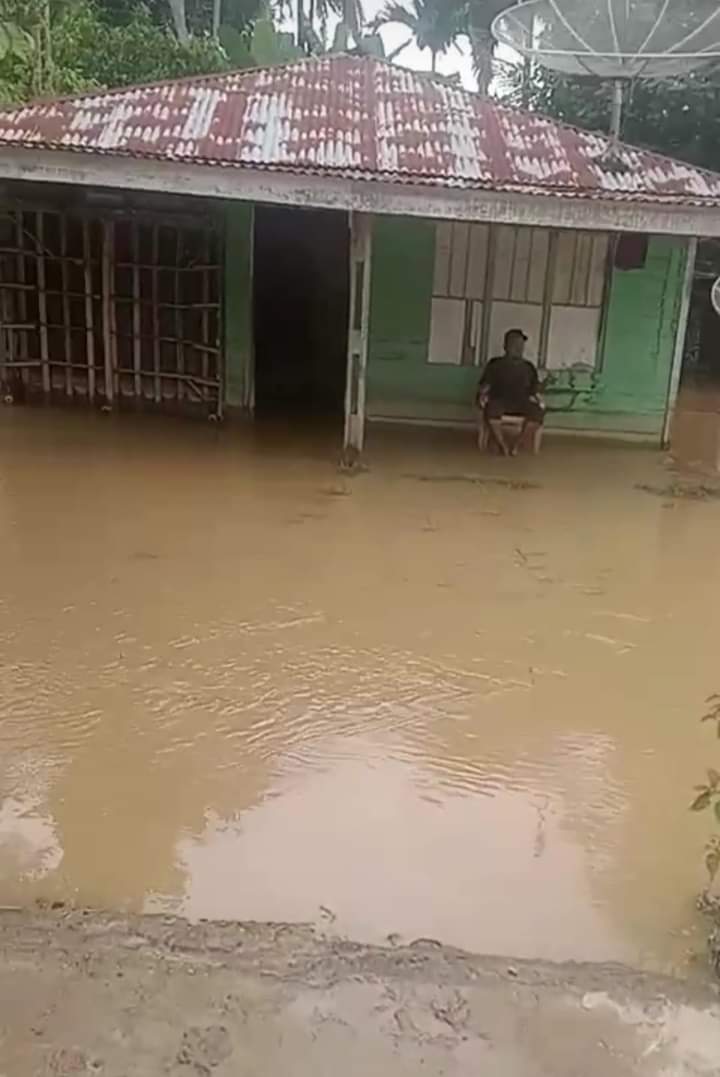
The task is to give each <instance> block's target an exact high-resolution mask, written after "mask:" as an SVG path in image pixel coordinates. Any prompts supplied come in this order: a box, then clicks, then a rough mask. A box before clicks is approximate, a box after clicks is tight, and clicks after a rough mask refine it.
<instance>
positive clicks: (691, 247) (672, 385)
mask: <svg viewBox="0 0 720 1077" xmlns="http://www.w3.org/2000/svg"><path fill="white" fill-rule="evenodd" d="M697 246H698V241H697V239H695V238H693V239H690V240H688V245H687V255H686V262H685V273H684V276H683V284H682V292H681V294H680V304H679V307H678V315H677V325H676V328H675V351H674V353H673V360H672V366H671V367H670V381H669V384H668V395H667V404H666V407H665V421H664V423H663V430H662V443H661V444H662V448H663V449H667V448H668V446H669V445H670V431H671V429H672V421H673V416H674V415H675V406H676V404H677V397H678V390H679V388H680V375H681V374H682V363H683V355H684V353H685V337H686V336H687V326H688V316H689V314H690V299H691V297H692V286H693V277H694V275H695V258H696V256H697Z"/></svg>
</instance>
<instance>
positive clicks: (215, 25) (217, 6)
mask: <svg viewBox="0 0 720 1077" xmlns="http://www.w3.org/2000/svg"><path fill="white" fill-rule="evenodd" d="M221 17H222V0H213V8H212V36H213V40H214V41H217V39H218V34H219V33H220V19H221Z"/></svg>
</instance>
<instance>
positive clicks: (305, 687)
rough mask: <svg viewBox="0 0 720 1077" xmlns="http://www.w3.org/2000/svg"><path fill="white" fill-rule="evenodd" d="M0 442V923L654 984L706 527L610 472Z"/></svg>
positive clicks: (181, 430)
mask: <svg viewBox="0 0 720 1077" xmlns="http://www.w3.org/2000/svg"><path fill="white" fill-rule="evenodd" d="M0 420H1V422H0V549H1V550H2V558H1V560H0V571H1V573H2V586H1V588H0V599H1V603H0V644H1V647H2V656H3V684H2V695H1V700H2V702H1V711H0V715H1V721H0V904H7V903H21V904H22V903H25V902H30V901H32V900H35V899H37V898H44V899H50V900H64V901H69V900H75V901H78V902H86V903H90V904H93V905H100V906H104V907H111V908H117V907H123V908H132V909H142V908H145V909H163V910H173V911H178V910H179V911H181V912H183V913H185V914H187V915H189V916H191V917H239V918H250V919H262V920H265V919H280V920H290V921H311V922H315V923H317V924H318V925H319V926H321V927H323V928H324V929H326V930H328V931H336V932H340V933H343V934H347V935H350V936H354V937H358V938H362V939H368V940H381V939H384V938H385V937H386V936H387V935H388V934H391V933H397V934H398V935H400V936H401V937H402V938H403V939H406V940H410V939H413V938H416V937H419V936H424V937H428V936H429V937H434V938H438V939H442V940H443V941H445V942H449V943H453V944H457V945H460V946H464V947H468V948H471V949H473V950H478V951H486V952H495V953H508V954H517V955H522V956H541V957H550V958H555V959H564V958H578V959H622V960H627V961H631V962H639V963H641V964H645V965H648V966H651V967H659V968H686V967H687V966H688V961H689V954H691V953H692V951H693V950H699V949H700V948H701V947H702V944H703V938H702V930H701V925H698V923H697V921H696V918H695V915H694V912H693V898H694V894H695V892H696V891H697V889H698V888H699V887H700V886H701V885H702V882H703V876H702V870H701V867H700V864H701V853H702V847H703V843H704V839H705V837H706V834H707V831H708V828H709V826H710V821H709V819H706V818H703V817H698V816H694V815H690V814H689V813H688V812H687V810H686V805H687V802H688V799H689V790H690V789H691V787H692V785H693V784H694V783H695V782H697V781H698V780H699V778H701V777H702V774H703V768H704V766H705V765H707V764H708V763H709V762H711V756H712V752H713V750H714V749H715V744H714V742H713V739H712V736H711V732H710V731H709V730H708V728H707V726H705V727H701V726H700V724H699V723H698V721H697V719H698V717H699V715H700V713H701V709H702V704H703V699H704V697H705V696H707V695H708V694H709V693H710V692H712V691H716V690H720V685H719V683H718V678H719V676H720V674H718V668H717V653H718V643H717V641H718V639H719V638H720V604H718V603H717V601H716V600H715V596H716V595H717V594H718V593H719V588H720V553H719V549H720V547H719V546H718V535H720V501H713V500H711V499H710V500H705V501H693V500H685V499H683V498H680V499H677V498H672V497H667V496H658V495H656V494H653V493H648V492H646V491H641V490H638V489H636V488H635V484H636V483H643V484H645V485H649V486H654V487H656V488H658V489H662V487H663V486H664V485H666V484H668V482H671V481H674V478H675V477H674V476H673V475H672V474H671V473H670V472H669V471H668V470H667V468H666V467H664V466H663V463H662V461H661V460H660V459H659V458H658V456H657V455H655V454H652V453H647V452H641V451H637V450H634V451H633V450H617V449H615V450H612V449H603V448H601V447H599V446H591V447H588V446H586V447H580V446H576V445H571V444H570V443H560V444H558V445H552V444H549V445H548V448H547V451H546V452H545V453H544V455H543V456H542V457H541V458H540V459H539V460H537V461H522V460H518V461H513V462H505V461H500V460H491V459H487V458H479V457H477V456H476V455H475V454H474V453H473V452H472V450H471V448H470V446H469V445H466V444H465V443H464V442H463V441H462V440H459V439H458V438H457V436H452V437H449V436H440V435H436V436H434V437H431V436H429V435H427V434H426V435H423V436H422V437H419V436H418V435H416V434H411V433H409V432H402V433H400V434H397V435H393V436H390V435H386V436H383V437H380V435H378V434H375V435H374V437H373V440H372V443H371V446H370V464H371V469H370V470H369V471H368V472H367V473H364V474H360V475H358V476H356V477H348V476H343V475H339V474H338V473H337V472H336V470H335V468H334V464H333V460H332V454H331V453H330V452H329V451H328V447H327V444H326V443H325V442H324V441H322V440H321V439H318V440H316V441H313V442H310V441H303V440H302V439H295V440H293V439H290V438H288V437H283V436H281V435H279V434H277V433H276V432H263V431H259V432H257V433H253V432H246V433H244V434H242V435H241V434H234V433H232V432H230V431H215V430H211V429H208V428H205V427H201V426H193V425H186V424H174V423H172V422H163V421H148V422H139V421H134V420H131V419H127V420H124V421H120V422H118V423H114V422H112V421H104V420H103V419H101V418H98V419H94V418H92V417H89V416H85V415H58V414H50V413H42V412H39V411H24V410H20V409H18V410H14V411H6V412H3V413H2V415H0ZM508 476H511V477H512V479H513V480H516V479H520V480H522V481H521V482H520V483H516V484H514V485H508V484H507V482H506V480H507V477H508ZM470 479H473V480H479V479H485V480H489V481H469V480H470ZM495 480H499V481H495ZM715 754H716V755H717V751H716V752H715ZM715 762H717V760H715Z"/></svg>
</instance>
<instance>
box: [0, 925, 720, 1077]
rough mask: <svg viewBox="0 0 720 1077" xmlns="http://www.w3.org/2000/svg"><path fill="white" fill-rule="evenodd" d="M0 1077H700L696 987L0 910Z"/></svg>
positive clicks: (704, 1010)
mask: <svg viewBox="0 0 720 1077" xmlns="http://www.w3.org/2000/svg"><path fill="white" fill-rule="evenodd" d="M0 948H1V950H2V962H1V964H0V1007H1V1009H0V1073H1V1074H3V1077H30V1075H33V1077H34V1075H50V1074H52V1075H60V1074H63V1075H69V1074H77V1073H98V1074H102V1075H103V1077H141V1075H143V1077H144V1075H148V1077H150V1075H152V1077H157V1075H159V1074H172V1075H176V1077H194V1075H207V1074H215V1075H217V1077H230V1075H231V1074H232V1075H233V1077H251V1075H252V1077H270V1075H272V1077H278V1075H280V1074H292V1075H293V1077H305V1075H308V1077H309V1075H312V1077H320V1075H325V1074H327V1075H331V1074H332V1075H335V1074H339V1073H342V1074H343V1077H353V1075H355V1074H358V1075H359V1074H369V1073H372V1074H373V1075H375V1077H384V1075H386V1074H387V1075H389V1074H392V1075H393V1077H396V1075H397V1077H399V1075H405V1074H407V1075H410V1074H413V1075H414V1077H415V1075H418V1074H423V1075H427V1077H434V1075H438V1077H439V1075H440V1074H443V1075H465V1074H468V1075H470V1074H472V1075H473V1077H475V1075H480V1074H482V1077H542V1075H546V1074H548V1075H549V1074H552V1075H553V1077H579V1075H581V1074H582V1077H595V1075H597V1077H610V1075H612V1077H625V1075H627V1077H630V1075H633V1077H661V1075H662V1077H686V1075H687V1077H690V1075H693V1077H700V1075H703V1077H704V1075H706V1074H707V1075H709V1074H717V1072H718V1061H719V1060H720V1006H719V1005H718V996H717V992H716V991H715V990H713V989H712V988H711V987H702V986H697V985H695V986H693V987H690V986H688V985H684V984H683V983H682V982H681V981H678V980H673V979H668V978H664V977H659V976H655V975H650V974H640V973H635V972H631V971H629V970H627V969H624V968H623V967H622V966H619V965H594V966H593V965H582V964H565V965H553V964H550V963H541V962H524V961H508V960H506V959H501V958H481V957H473V956H471V955H469V954H466V953H464V952H462V951H460V950H454V949H450V948H447V947H442V946H440V944H438V943H434V942H433V941H432V940H416V941H415V942H413V943H412V944H411V945H409V946H405V947H396V948H393V947H387V948H378V947H369V946H363V945H359V944H353V943H349V942H343V941H339V940H329V939H323V938H322V937H321V936H319V935H318V934H316V933H315V932H314V931H313V930H312V929H311V928H305V927H298V926H290V925H261V924H245V925H240V924H227V923H213V924H199V925H195V926H192V925H189V924H188V923H187V922H185V921H182V920H178V919H174V918H171V917H160V916H155V917H147V916H146V917H130V918H119V917H113V916H110V915H101V914H97V913H87V912H65V911H64V910H58V911H56V912H49V913H40V914H36V913H28V912H11V911H7V912H4V913H3V914H0Z"/></svg>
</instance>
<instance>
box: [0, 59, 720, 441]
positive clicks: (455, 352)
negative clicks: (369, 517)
mask: <svg viewBox="0 0 720 1077" xmlns="http://www.w3.org/2000/svg"><path fill="white" fill-rule="evenodd" d="M0 184H1V194H2V202H3V212H2V215H1V216H0V367H1V369H2V375H1V376H2V382H3V391H4V395H5V397H6V399H7V400H8V402H12V401H17V400H25V401H27V402H32V401H34V400H50V401H55V402H57V403H72V404H77V405H84V406H89V407H99V408H104V409H110V410H115V409H123V408H142V409H158V410H161V411H166V412H176V413H183V414H184V413H188V414H199V415H202V416H207V417H208V418H213V419H216V418H222V417H232V416H233V415H238V416H253V415H263V414H275V415H280V416H282V417H283V418H285V419H288V420H289V421H295V420H297V421H305V420H307V418H308V416H315V415H318V416H329V417H333V418H334V419H336V420H337V422H338V429H340V427H341V426H342V427H344V439H345V444H346V445H347V446H351V447H354V448H356V449H361V448H362V447H363V442H364V437H365V431H366V425H367V423H368V422H380V421H384V422H396V423H403V422H404V423H407V422H413V423H427V424H459V425H460V424H463V423H469V422H471V421H472V418H473V413H472V405H473V396H474V389H475V385H476V383H477V380H478V374H479V370H480V369H481V368H482V367H483V365H484V364H485V363H486V361H487V360H488V358H489V357H490V356H492V355H494V354H497V353H498V351H500V350H501V348H502V341H503V337H504V334H505V332H506V330H508V329H509V328H512V327H520V328H522V329H523V330H524V331H525V333H526V334H527V335H528V337H529V340H530V343H529V354H530V355H531V357H533V358H535V359H536V361H537V363H538V365H539V366H540V368H541V370H542V373H543V378H544V380H545V384H546V389H545V394H546V401H547V405H548V425H549V426H550V428H551V429H555V430H563V431H570V432H577V433H583V434H589V435H600V436H617V437H622V438H628V439H638V440H643V441H647V442H648V443H654V444H656V445H660V444H662V443H666V442H667V440H668V436H669V430H670V423H671V419H672V413H673V407H674V403H675V398H676V395H677V388H678V381H679V376H680V370H681V363H682V356H683V343H684V339H685V331H686V325H687V317H688V306H689V300H690V295H691V286H692V277H693V264H694V258H695V250H696V245H697V240H698V238H699V237H708V236H718V235H720V176H717V175H714V174H711V173H706V172H703V171H702V170H699V169H696V168H693V167H690V166H687V165H684V164H681V163H679V162H676V161H673V160H670V159H667V158H664V157H661V156H659V155H656V154H653V153H649V152H646V151H643V150H639V149H636V148H633V147H630V146H626V145H623V144H620V145H616V146H613V145H612V144H610V143H609V141H608V139H607V138H606V137H605V136H602V135H599V134H593V133H589V132H586V131H582V130H578V129H575V128H572V127H568V126H564V125H562V124H560V123H558V122H556V121H554V120H551V119H548V118H545V117H542V116H538V115H535V114H530V113H523V112H519V111H515V110H512V109H509V108H506V107H504V106H502V105H501V104H499V103H497V102H496V101H494V100H492V99H483V98H481V97H479V96H477V95H475V94H472V93H469V92H466V91H464V90H462V89H459V88H456V87H454V86H449V85H447V84H445V83H443V82H442V81H439V80H436V79H434V78H432V77H431V76H427V75H422V74H417V73H414V72H409V71H406V70H403V69H400V68H398V67H395V66H393V65H391V64H389V63H387V62H384V61H381V60H378V59H374V58H357V57H347V56H335V57H329V58H322V59H308V60H306V61H302V62H298V63H293V64H290V65H287V66H281V67H274V68H268V69H258V70H250V71H240V72H236V73H230V74H218V75H211V76H202V77H193V78H186V79H180V80H176V81H168V82H162V83H157V84H153V85H148V86H141V87H133V88H129V89H122V90H117V91H108V92H101V93H88V94H84V95H80V96H75V97H70V98H64V99H58V100H53V101H45V102H39V103H34V104H30V105H27V106H24V107H22V108H18V109H16V110H13V111H5V112H3V113H1V114H0Z"/></svg>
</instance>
